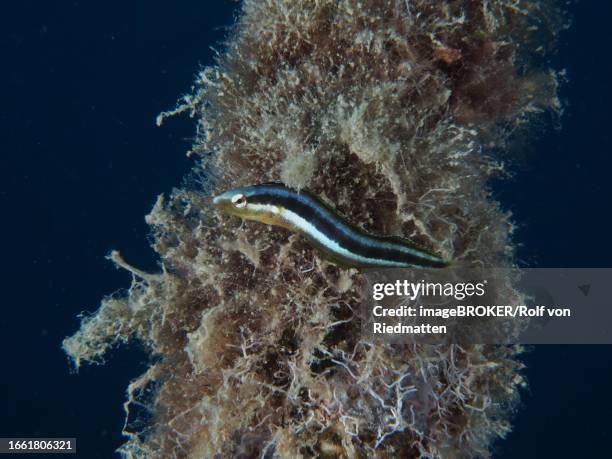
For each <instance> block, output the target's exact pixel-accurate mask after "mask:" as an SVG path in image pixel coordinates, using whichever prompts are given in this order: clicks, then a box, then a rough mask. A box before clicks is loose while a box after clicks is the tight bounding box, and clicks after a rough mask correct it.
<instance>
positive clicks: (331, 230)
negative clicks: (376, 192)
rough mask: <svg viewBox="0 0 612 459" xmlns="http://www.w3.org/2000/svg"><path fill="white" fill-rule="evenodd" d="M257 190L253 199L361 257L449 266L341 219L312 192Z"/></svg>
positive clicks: (273, 187)
mask: <svg viewBox="0 0 612 459" xmlns="http://www.w3.org/2000/svg"><path fill="white" fill-rule="evenodd" d="M258 191H261V192H258V193H256V194H255V195H254V196H251V197H250V198H249V199H250V200H251V202H254V203H260V204H270V205H275V206H279V207H282V208H285V209H287V210H289V211H291V212H294V213H296V214H297V215H299V216H301V217H302V218H304V219H305V220H307V221H308V222H310V223H311V224H312V225H313V226H315V227H316V228H317V229H318V230H319V231H320V232H321V233H323V234H325V235H326V236H327V237H328V238H330V239H332V240H334V241H336V242H337V243H338V245H340V246H341V247H344V248H345V249H347V250H348V251H350V252H351V253H354V254H356V255H359V256H361V257H364V258H369V259H372V260H373V264H376V265H379V264H380V263H375V262H374V260H388V261H392V262H396V263H403V264H406V265H410V266H426V267H444V266H446V262H445V261H444V260H442V259H440V258H437V257H436V258H435V259H431V258H429V257H431V255H429V254H427V253H425V252H422V253H423V256H422V257H421V256H419V255H418V253H419V252H420V251H419V249H416V248H411V247H408V246H406V245H404V244H401V243H400V242H397V241H395V240H392V239H391V238H379V237H376V236H372V235H369V234H367V233H365V232H364V231H363V230H360V229H359V228H357V227H353V226H350V225H349V224H347V223H345V222H344V221H342V219H341V218H339V217H338V214H337V213H336V212H335V211H333V210H332V209H329V208H328V207H327V206H326V205H325V204H324V203H322V202H321V201H319V200H318V199H317V198H316V197H313V196H312V195H310V194H309V193H306V192H301V193H296V192H294V191H292V190H289V189H288V188H285V187H283V186H278V185H262V186H261V188H260V190H258ZM411 252H412V253H411Z"/></svg>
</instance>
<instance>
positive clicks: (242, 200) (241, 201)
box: [232, 194, 247, 209]
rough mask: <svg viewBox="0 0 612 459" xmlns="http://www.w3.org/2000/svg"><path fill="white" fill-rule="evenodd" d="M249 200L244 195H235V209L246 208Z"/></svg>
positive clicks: (233, 199)
mask: <svg viewBox="0 0 612 459" xmlns="http://www.w3.org/2000/svg"><path fill="white" fill-rule="evenodd" d="M246 203H247V200H246V196H245V195H243V194H235V195H234V196H232V204H234V207H238V208H239V209H240V208H242V207H244V206H246Z"/></svg>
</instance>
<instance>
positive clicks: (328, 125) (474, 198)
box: [64, 0, 564, 458]
mask: <svg viewBox="0 0 612 459" xmlns="http://www.w3.org/2000/svg"><path fill="white" fill-rule="evenodd" d="M554 5H555V3H554V2H545V1H522V0H465V1H424V0H411V1H391V0H377V1H368V0H363V1H356V0H341V1H336V0H333V1H332V0H318V1H299V2H296V1H293V0H261V1H256V0H246V1H244V3H243V4H242V11H241V14H240V15H239V17H238V18H237V21H236V24H235V25H234V26H233V29H232V32H231V34H230V36H229V37H228V40H227V43H226V44H225V51H224V52H223V53H221V55H220V57H219V58H218V61H217V63H216V65H214V66H212V67H208V68H205V69H203V70H202V71H201V73H200V75H199V77H198V79H197V82H196V85H195V89H194V92H193V94H191V95H188V96H186V97H185V98H184V100H183V103H181V105H180V106H179V107H177V109H176V110H173V111H172V112H169V113H164V114H162V115H161V116H160V122H161V121H162V120H163V118H164V117H165V116H168V115H170V114H175V113H180V112H189V113H190V114H191V115H192V116H193V117H195V118H196V119H197V121H198V136H197V140H196V142H195V144H194V146H193V149H192V153H193V154H194V155H196V157H197V164H196V165H195V167H194V171H193V174H192V178H191V180H189V185H187V186H185V187H184V188H181V189H177V190H175V191H174V192H173V193H172V194H171V195H170V196H168V197H164V196H160V197H159V198H158V200H157V203H156V205H155V206H154V208H153V210H152V211H151V213H150V215H149V216H148V217H147V221H148V223H149V224H150V226H151V228H152V234H153V237H154V243H153V246H154V249H155V250H156V252H157V253H158V254H159V257H160V265H161V272H160V273H157V274H148V273H144V272H142V271H139V270H138V269H135V268H133V267H131V266H129V265H128V264H127V263H125V262H124V261H123V260H122V259H121V257H120V256H119V255H118V254H117V253H113V255H112V258H113V259H114V260H115V262H116V263H117V264H119V265H120V266H123V267H125V268H126V269H128V270H130V271H131V272H132V273H133V283H132V285H131V288H130V289H129V291H128V293H127V294H126V295H125V296H122V297H121V296H113V297H109V298H106V299H104V300H103V301H102V304H101V307H100V309H99V310H98V312H96V313H95V314H92V315H90V316H87V317H85V318H84V319H83V322H82V326H81V329H80V330H79V331H78V332H77V333H76V334H75V335H74V336H72V337H70V338H67V339H66V340H65V342H64V349H65V350H66V352H67V353H68V355H69V356H70V357H71V358H72V359H73V360H74V362H75V363H76V365H77V366H78V365H80V364H82V363H85V362H101V361H102V359H103V357H104V354H105V352H106V351H107V350H108V349H109V348H110V347H112V346H114V345H117V344H119V343H126V342H128V341H130V340H139V341H140V342H142V343H143V344H144V346H145V347H146V349H147V350H148V351H149V352H150V353H151V356H152V359H151V366H150V368H149V369H148V371H147V372H146V373H145V374H143V375H142V376H141V377H140V378H138V379H137V380H135V381H133V382H132V383H131V384H130V386H129V389H128V393H129V400H128V401H127V402H126V410H127V411H129V410H130V409H131V407H132V406H133V404H134V403H144V404H146V405H147V406H148V407H149V408H150V410H151V412H152V413H153V417H152V420H151V422H150V423H149V424H148V425H147V426H146V427H145V428H138V429H135V427H134V425H132V423H131V422H127V423H126V428H125V433H126V435H127V436H128V437H127V442H126V443H125V444H124V445H123V447H122V448H121V453H122V454H123V455H124V456H125V457H147V458H150V457H191V458H201V457H207V458H213V457H219V458H226V457H227V458H230V457H236V458H251V457H266V458H272V457H278V458H297V457H303V458H308V457H345V458H354V457H381V458H385V457H398V458H399V457H402V458H410V457H415V458H417V457H441V458H463V457H465V458H468V457H486V456H488V455H489V452H490V448H491V446H492V444H493V442H494V440H495V439H497V438H500V437H503V436H504V435H505V434H506V433H507V432H508V431H509V430H510V422H509V418H510V415H511V413H512V409H513V406H514V405H515V403H516V401H517V399H518V391H519V389H520V387H521V386H523V385H524V384H525V381H524V378H523V376H522V374H521V369H522V364H521V362H520V361H519V359H518V354H519V353H520V352H521V348H520V347H518V346H485V345H471V346H458V345H453V344H444V345H442V344H441V345H401V344H397V343H395V344H386V345H383V344H375V343H372V342H369V341H368V340H367V339H366V338H365V337H364V336H362V333H361V328H360V323H359V318H358V316H357V314H356V311H357V310H358V309H359V304H360V302H361V300H362V298H361V294H362V287H363V278H362V275H361V274H360V273H359V272H358V271H356V270H342V269H340V268H338V267H337V266H334V265H333V264H330V263H328V262H326V261H325V260H323V259H321V258H320V257H319V255H318V254H317V252H316V251H314V250H313V249H312V248H311V247H310V246H309V245H308V244H307V243H306V241H305V240H304V239H303V238H302V237H300V236H299V235H295V234H291V233H289V232H288V231H285V230H283V229H280V228H276V227H270V226H266V225H261V224H258V223H254V222H243V221H240V220H239V219H237V218H233V217H229V216H225V215H221V214H218V213H216V212H214V211H213V209H212V207H211V205H210V204H211V203H210V196H211V195H212V194H214V193H216V192H218V191H220V190H224V189H227V188H233V187H236V186H242V185H251V184H255V183H262V182H268V181H278V182H283V183H285V184H286V185H288V186H290V187H292V188H295V189H302V188H307V189H308V190H310V191H311V192H313V193H315V194H317V195H319V196H321V197H322V199H324V200H326V201H327V202H329V203H331V205H333V206H334V207H335V208H337V209H338V210H339V211H340V212H341V213H342V214H344V215H346V216H347V217H348V218H349V219H350V220H351V221H354V222H357V223H358V224H359V225H361V226H362V227H363V228H364V229H365V230H367V231H370V232H372V233H376V234H394V235H400V236H404V237H408V238H410V239H412V240H414V241H416V242H418V243H420V244H422V245H423V246H425V247H427V248H430V249H431V250H434V251H435V252H438V253H440V254H442V255H443V256H445V257H447V258H448V259H453V260H458V261H461V262H462V263H466V264H467V265H470V264H475V265H479V266H497V267H505V268H508V267H512V266H513V265H514V259H513V243H512V240H511V234H512V229H513V224H512V222H511V220H510V215H509V213H508V212H505V211H504V210H503V209H501V208H500V206H499V205H498V203H497V202H495V200H494V199H493V198H492V196H491V193H490V191H489V188H488V181H489V180H490V178H491V177H493V176H495V175H498V174H500V173H503V170H504V168H503V160H502V159H503V156H499V155H497V156H494V155H493V154H492V152H493V151H494V150H497V151H503V149H504V148H505V146H506V144H507V142H508V140H509V139H510V136H511V134H512V133H514V132H516V131H517V129H525V128H526V127H527V126H528V125H529V121H531V120H532V119H533V118H534V117H535V116H537V115H538V114H540V113H542V112H545V111H551V112H556V111H558V110H559V109H560V104H559V101H558V98H557V95H556V89H557V83H556V81H557V75H556V74H555V72H554V71H552V70H549V69H548V68H547V67H546V64H545V61H544V59H543V58H542V56H543V55H544V54H546V53H547V52H549V51H550V49H551V48H552V44H553V43H554V39H555V37H556V35H557V33H558V31H559V30H560V29H561V28H562V27H563V25H564V22H563V21H564V17H563V14H562V13H561V12H560V11H557V10H556V8H555V6H554ZM496 294H497V295H499V298H501V297H502V296H504V297H505V298H506V299H507V298H508V295H515V296H518V295H520V293H519V292H514V291H513V290H512V285H505V284H500V285H499V286H497V293H496ZM498 304H503V303H498Z"/></svg>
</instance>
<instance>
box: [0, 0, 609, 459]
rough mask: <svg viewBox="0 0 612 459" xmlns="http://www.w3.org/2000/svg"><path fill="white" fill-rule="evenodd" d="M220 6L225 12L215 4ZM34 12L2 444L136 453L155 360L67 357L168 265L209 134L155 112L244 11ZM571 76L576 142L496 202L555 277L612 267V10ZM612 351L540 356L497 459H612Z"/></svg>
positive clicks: (0, 175)
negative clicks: (131, 444) (138, 277)
mask: <svg viewBox="0 0 612 459" xmlns="http://www.w3.org/2000/svg"><path fill="white" fill-rule="evenodd" d="M208 3H215V6H214V7H211V6H208ZM216 3H217V2H194V1H192V2H187V1H185V2H175V3H173V4H172V5H170V4H169V3H168V2H166V1H150V2H124V1H118V0H107V1H104V2H76V1H72V2H68V1H21V2H20V3H19V4H18V5H13V6H8V5H3V6H2V12H1V13H0V25H1V28H0V36H1V40H2V41H1V46H2V48H1V49H2V54H1V55H0V58H1V59H2V60H1V62H2V72H1V76H0V78H1V80H0V83H1V84H0V103H1V106H0V209H1V210H2V213H1V218H2V220H1V222H2V226H1V230H0V231H1V232H0V236H2V242H3V247H2V252H1V253H2V255H3V256H2V263H0V275H1V276H2V277H1V279H2V282H1V284H0V285H1V286H2V290H1V293H2V296H0V311H1V314H0V349H1V351H0V355H1V356H2V369H1V373H0V375H1V378H0V414H1V415H2V416H1V417H0V436H28V437H32V436H75V437H78V442H79V443H78V448H79V451H80V454H79V457H87V458H90V457H91V458H95V457H100V458H108V457H112V455H113V451H114V450H115V449H116V448H117V446H118V445H120V444H121V443H122V439H121V436H120V431H121V426H122V423H123V412H122V403H123V401H124V398H125V394H124V392H125V388H126V387H127V384H128V382H129V381H130V380H131V379H133V378H135V377H136V376H138V375H139V374H141V373H142V372H143V371H144V369H145V362H146V356H145V355H144V353H142V352H141V351H139V350H138V349H134V348H131V349H130V350H122V349H120V350H118V351H115V352H113V353H112V355H110V356H109V359H110V360H111V361H112V364H111V365H110V366H107V367H95V366H94V367H84V368H83V369H82V370H81V371H80V373H79V374H77V375H75V374H70V373H69V365H68V361H67V359H66V357H65V356H64V354H63V353H62V352H61V350H60V342H61V340H62V338H63V337H65V336H66V335H68V334H71V333H73V332H74V331H75V330H76V328H77V327H78V323H79V321H78V319H77V318H76V317H75V316H76V314H77V313H78V312H79V311H82V310H93V309H95V308H96V307H97V302H98V300H99V299H100V298H101V297H102V296H104V295H106V294H108V293H110V292H112V291H114V290H115V289H117V288H118V287H120V286H127V285H128V283H129V276H128V275H127V274H126V273H124V272H121V271H118V270H115V268H113V266H112V264H111V263H110V262H108V261H106V260H105V259H104V255H106V254H107V253H108V252H109V251H110V250H111V249H114V248H118V249H121V251H122V253H123V255H124V256H125V258H126V259H127V260H128V261H133V262H134V263H135V264H137V265H138V266H140V267H144V268H149V269H155V266H156V265H155V256H154V254H153V252H152V250H151V249H150V248H149V247H148V244H147V243H146V238H147V233H148V229H147V227H146V225H145V223H144V218H143V216H144V215H145V214H146V213H148V211H149V210H150V208H151V206H152V204H153V203H154V201H155V197H156V195H157V194H158V193H161V192H167V191H169V190H171V188H172V187H173V186H176V185H178V184H180V183H181V179H182V177H183V176H184V175H185V173H186V172H187V171H188V170H189V169H190V167H191V160H189V159H187V158H186V157H185V155H184V153H185V151H186V150H187V149H188V148H189V146H190V144H191V140H192V136H193V133H194V132H195V130H194V124H193V122H192V121H190V120H188V119H171V120H169V121H168V122H167V123H166V124H165V125H164V126H163V127H162V128H157V127H155V117H156V115H157V114H158V113H159V112H160V111H162V110H165V109H168V108H171V107H172V106H173V105H174V103H175V101H176V100H177V97H178V96H179V95H180V94H181V93H183V92H186V91H187V90H188V89H189V87H190V85H191V82H192V81H193V79H194V74H195V72H196V71H197V70H198V63H199V64H202V65H206V64H210V63H211V62H212V61H211V59H212V55H213V52H212V51H211V50H210V48H209V47H210V46H211V45H214V44H215V43H218V42H219V40H221V39H222V38H223V36H224V35H225V33H226V30H225V29H224V28H223V27H224V26H228V25H230V24H231V23H232V16H233V14H234V10H235V8H236V4H235V3H221V4H220V5H217V4H216ZM573 9H574V25H573V27H572V29H570V30H569V31H567V32H566V33H565V34H564V35H563V39H562V42H561V47H560V53H559V55H557V56H556V57H555V58H554V61H555V64H556V66H558V67H564V68H567V70H568V73H569V78H570V81H569V83H568V84H567V85H565V86H564V87H563V88H562V96H563V98H564V99H565V100H566V102H567V109H566V114H565V116H564V117H563V119H562V124H563V128H562V130H560V131H555V130H551V129H548V130H546V129H544V128H543V129H542V135H541V136H540V137H539V138H538V139H536V140H533V141H530V142H527V143H526V144H527V145H528V146H529V147H528V151H525V152H524V158H525V159H522V160H521V161H518V162H517V164H516V171H517V175H516V178H515V179H513V180H511V181H509V182H506V183H503V184H499V185H498V186H497V187H496V193H497V195H498V197H499V199H500V200H502V201H503V202H504V204H505V205H506V207H508V208H510V209H512V211H513V212H514V214H515V219H516V221H517V222H520V223H521V226H520V228H519V230H518V232H517V240H519V241H520V242H522V243H523V246H522V247H521V249H520V257H521V259H522V260H525V262H526V263H529V264H531V265H538V266H551V267H552V266H559V267H563V266H576V267H593V266H600V267H603V266H610V260H611V258H612V249H611V248H610V242H609V234H610V228H611V227H612V217H611V216H610V208H611V206H610V200H611V198H612V193H611V192H610V190H611V186H610V182H611V180H610V178H609V176H610V171H611V170H612V149H611V148H610V147H611V142H610V131H611V129H610V120H611V117H610V108H611V107H612V97H611V95H610V87H609V84H610V81H611V76H612V72H611V70H612V66H611V64H610V60H609V59H610V52H609V50H610V49H611V46H612V40H611V37H610V27H609V20H610V17H611V16H610V12H611V10H612V8H610V7H609V6H605V5H604V3H603V2H602V3H601V4H599V3H598V5H597V9H594V8H593V4H592V3H590V2H588V3H587V2H584V3H582V4H580V5H577V6H575V7H574V8H573ZM611 351H612V348H611V347H609V346H573V347H570V346H540V347H537V348H535V349H533V350H532V351H531V353H529V354H528V355H527V356H526V358H525V360H526V362H527V364H528V366H529V370H528V372H527V374H528V377H529V380H530V388H529V390H528V392H527V393H526V394H525V397H524V400H525V403H524V405H523V406H522V407H521V409H520V410H519V411H518V412H517V414H516V423H515V426H516V427H515V431H514V432H513V433H512V434H511V435H510V437H509V439H508V440H506V441H504V442H501V443H500V444H499V446H498V449H497V451H496V455H495V456H496V457H503V458H543V457H547V458H548V457H551V458H553V457H554V458H569V457H610V453H609V442H608V441H607V440H608V439H609V437H610V434H612V432H611V431H610V430H611V428H610V425H611V424H610V419H612V401H611V400H610V397H609V388H610V387H612V352H611Z"/></svg>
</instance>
